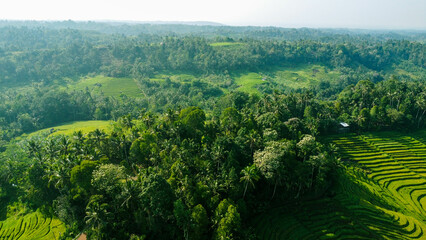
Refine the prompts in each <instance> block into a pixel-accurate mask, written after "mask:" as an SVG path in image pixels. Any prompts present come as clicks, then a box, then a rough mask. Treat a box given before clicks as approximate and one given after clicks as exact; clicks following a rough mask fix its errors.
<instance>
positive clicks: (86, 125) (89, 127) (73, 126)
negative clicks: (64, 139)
mask: <svg viewBox="0 0 426 240" xmlns="http://www.w3.org/2000/svg"><path fill="white" fill-rule="evenodd" d="M96 129H99V130H103V131H105V132H108V131H109V129H111V121H79V122H71V123H66V124H63V125H58V126H55V127H53V128H46V129H42V130H39V131H36V132H33V133H30V134H29V135H28V137H32V136H35V135H38V134H47V135H52V136H54V135H60V134H63V135H72V134H73V133H74V132H78V131H81V132H82V133H89V132H92V131H94V130H96Z"/></svg>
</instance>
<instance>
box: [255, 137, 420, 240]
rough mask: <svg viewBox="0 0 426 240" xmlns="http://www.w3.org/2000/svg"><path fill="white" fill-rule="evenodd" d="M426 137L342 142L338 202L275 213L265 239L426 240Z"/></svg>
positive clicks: (263, 229)
mask: <svg viewBox="0 0 426 240" xmlns="http://www.w3.org/2000/svg"><path fill="white" fill-rule="evenodd" d="M425 140H426V131H422V132H418V133H416V134H409V135H407V134H401V133H397V132H385V133H376V134H366V135H361V136H356V135H351V136H344V137H342V136H336V137H333V138H332V139H331V141H332V142H333V143H335V144H336V145H337V146H338V147H339V152H340V155H341V158H342V160H343V162H344V163H345V164H344V165H345V166H344V170H342V171H341V173H340V174H339V179H338V184H337V186H336V187H335V189H334V190H335V193H336V194H334V195H333V196H329V197H326V198H322V199H319V200H311V201H304V202H302V203H299V204H298V205H296V204H286V205H285V206H282V207H278V208H275V209H272V210H271V211H270V212H268V213H266V214H262V215H260V216H258V217H257V218H256V219H255V220H254V222H253V224H254V225H255V226H257V227H256V231H257V234H258V236H259V237H260V238H261V239H426V141H425Z"/></svg>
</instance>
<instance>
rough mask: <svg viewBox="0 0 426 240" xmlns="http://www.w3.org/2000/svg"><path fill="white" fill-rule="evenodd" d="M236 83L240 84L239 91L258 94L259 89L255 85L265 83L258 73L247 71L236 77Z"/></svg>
mask: <svg viewBox="0 0 426 240" xmlns="http://www.w3.org/2000/svg"><path fill="white" fill-rule="evenodd" d="M235 83H236V84H237V85H238V86H239V87H238V88H237V91H242V92H247V93H252V94H258V93H259V91H258V90H257V89H256V88H255V87H256V86H257V85H258V84H261V83H263V80H262V76H261V75H260V74H258V73H247V74H241V75H239V76H238V77H235Z"/></svg>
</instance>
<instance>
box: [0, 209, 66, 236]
mask: <svg viewBox="0 0 426 240" xmlns="http://www.w3.org/2000/svg"><path fill="white" fill-rule="evenodd" d="M64 233H65V225H64V224H63V223H62V222H60V221H59V220H58V219H54V218H48V217H45V216H43V214H41V213H39V212H34V213H29V214H26V215H23V216H20V215H19V216H13V217H9V218H8V219H7V220H5V221H1V222H0V239H5V240H7V239H14V240H15V239H25V240H27V239H28V240H30V239H31V240H38V239H46V240H50V239H59V238H60V236H61V235H62V234H64Z"/></svg>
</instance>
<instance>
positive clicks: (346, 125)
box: [340, 122, 349, 128]
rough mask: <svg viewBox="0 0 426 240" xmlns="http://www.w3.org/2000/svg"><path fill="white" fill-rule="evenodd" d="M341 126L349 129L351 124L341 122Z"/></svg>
mask: <svg viewBox="0 0 426 240" xmlns="http://www.w3.org/2000/svg"><path fill="white" fill-rule="evenodd" d="M340 126H342V127H345V128H347V127H349V124H347V123H345V122H340Z"/></svg>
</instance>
